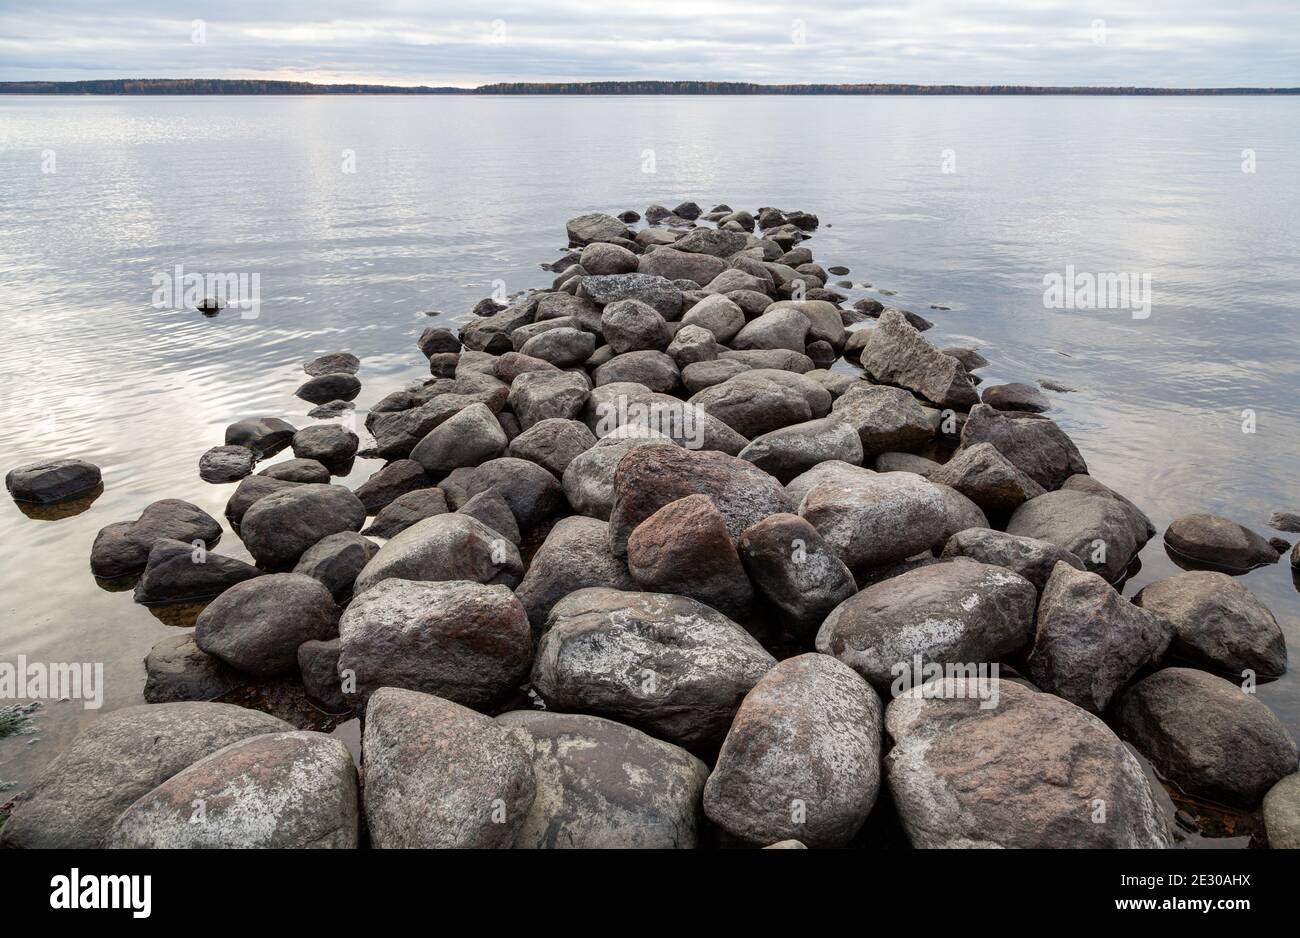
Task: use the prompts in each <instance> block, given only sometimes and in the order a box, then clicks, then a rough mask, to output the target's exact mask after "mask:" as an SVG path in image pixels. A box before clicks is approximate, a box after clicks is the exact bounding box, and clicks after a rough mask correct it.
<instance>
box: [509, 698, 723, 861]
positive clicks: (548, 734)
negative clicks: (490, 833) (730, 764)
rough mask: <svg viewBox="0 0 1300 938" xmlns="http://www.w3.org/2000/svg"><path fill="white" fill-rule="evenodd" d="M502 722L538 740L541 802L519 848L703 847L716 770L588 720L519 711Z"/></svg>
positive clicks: (616, 726) (631, 732)
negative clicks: (703, 813)
mask: <svg viewBox="0 0 1300 938" xmlns="http://www.w3.org/2000/svg"><path fill="white" fill-rule="evenodd" d="M496 722H497V724H498V725H500V726H503V727H506V728H509V729H517V730H521V731H523V732H524V733H526V734H527V736H528V738H529V739H531V740H532V756H533V777H534V779H535V781H536V784H537V797H536V798H534V799H533V805H532V808H531V809H530V810H529V812H528V816H527V817H526V818H525V819H524V823H523V826H522V827H521V828H520V830H519V833H518V835H516V837H515V842H514V846H515V847H516V848H517V849H552V850H554V849H633V848H637V849H652V850H653V849H685V850H689V849H692V848H694V847H695V846H696V841H697V837H698V828H699V814H700V794H701V792H702V791H703V789H704V782H705V779H707V778H708V775H709V770H708V767H707V766H705V764H704V763H703V762H701V761H700V760H699V759H697V758H695V757H694V756H692V755H691V754H690V753H688V752H687V751H686V750H684V749H682V748H680V747H678V746H674V745H672V744H671V743H666V742H663V741H661V740H658V739H654V738H653V737H650V736H647V735H646V734H644V733H642V732H640V731H639V730H635V729H633V728H632V727H630V726H624V725H622V724H621V723H615V722H614V721H612V720H605V719H601V718H600V717H594V716H586V715H583V714H576V713H547V712H537V711H528V710H514V711H511V712H510V713H503V714H502V715H501V716H499V717H497V720H496Z"/></svg>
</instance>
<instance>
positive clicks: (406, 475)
mask: <svg viewBox="0 0 1300 938" xmlns="http://www.w3.org/2000/svg"><path fill="white" fill-rule="evenodd" d="M432 485H433V480H432V479H430V478H429V476H428V474H427V473H425V471H424V467H423V466H421V465H420V464H419V463H418V462H416V461H415V460H414V459H395V460H393V461H392V462H390V463H388V464H387V465H385V466H384V467H383V468H382V469H380V470H379V471H378V472H376V473H375V474H374V475H372V476H371V477H370V478H369V479H366V481H364V482H362V483H361V484H360V485H359V486H357V488H356V490H355V493H354V494H355V495H356V496H357V498H359V499H361V504H363V505H365V506H366V514H370V515H373V514H377V513H378V512H379V511H380V510H381V509H383V508H384V507H385V506H386V505H388V504H389V503H391V502H392V501H393V500H394V499H395V498H397V497H398V496H399V495H405V494H406V493H407V492H414V491H416V490H417V489H427V488H429V487H431V486H432Z"/></svg>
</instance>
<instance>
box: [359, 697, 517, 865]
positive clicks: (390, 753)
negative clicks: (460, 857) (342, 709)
mask: <svg viewBox="0 0 1300 938" xmlns="http://www.w3.org/2000/svg"><path fill="white" fill-rule="evenodd" d="M361 748H362V753H363V757H364V764H365V767H366V784H365V790H364V803H365V812H366V827H367V828H368V829H369V832H370V842H371V845H372V846H374V847H377V848H381V849H382V848H439V847H443V848H446V847H450V848H505V847H509V846H510V845H511V844H512V843H513V842H514V839H515V837H516V836H517V835H518V833H519V829H520V827H522V826H523V823H524V820H525V819H526V818H527V817H528V812H529V809H530V808H531V807H532V803H533V798H534V795H535V793H536V786H535V784H534V782H533V767H532V759H531V751H530V747H529V746H528V745H527V743H526V737H522V734H520V733H519V732H517V731H512V730H509V729H506V728H505V727H501V726H498V725H497V724H496V723H495V722H493V721H492V720H491V719H490V718H489V717H485V716H483V715H482V714H479V713H475V712H474V711H473V710H469V709H467V708H465V707H462V706H460V705H458V704H455V703H452V702H451V701H450V700H443V699H441V698H439V697H434V696H432V695H430V694H421V693H417V692H415V691H410V690H400V689H398V688H395V687H385V688H381V689H380V690H378V691H376V692H375V694H374V696H373V697H372V698H371V701H370V706H369V708H368V709H367V712H366V723H365V732H364V733H363V735H362V738H361Z"/></svg>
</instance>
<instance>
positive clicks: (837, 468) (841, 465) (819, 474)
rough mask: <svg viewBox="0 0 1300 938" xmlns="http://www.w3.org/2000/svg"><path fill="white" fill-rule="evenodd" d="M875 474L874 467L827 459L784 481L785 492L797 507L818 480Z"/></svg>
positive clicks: (848, 478)
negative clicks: (869, 467)
mask: <svg viewBox="0 0 1300 938" xmlns="http://www.w3.org/2000/svg"><path fill="white" fill-rule="evenodd" d="M875 475H876V472H875V470H874V469H867V468H865V467H863V466H855V465H852V464H851V463H846V462H841V461H840V460H838V459H828V460H826V462H823V463H818V464H817V465H815V466H813V467H812V468H811V469H809V470H808V471H807V472H804V473H802V474H800V475H797V476H795V477H794V478H793V479H791V480H790V481H789V482H788V483H786V486H785V493H786V494H787V495H788V496H790V504H792V505H794V506H796V507H798V506H799V505H801V504H802V503H803V500H804V497H805V496H806V495H807V494H808V493H809V492H810V491H811V490H812V488H813V486H815V485H817V484H818V483H820V482H831V481H833V482H855V481H857V480H860V479H870V478H871V477H873V476H875Z"/></svg>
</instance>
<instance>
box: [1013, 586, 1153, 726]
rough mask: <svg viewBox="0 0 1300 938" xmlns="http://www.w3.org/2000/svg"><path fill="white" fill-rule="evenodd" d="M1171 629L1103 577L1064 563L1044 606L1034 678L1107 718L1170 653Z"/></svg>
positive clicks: (1046, 589) (1033, 658)
mask: <svg viewBox="0 0 1300 938" xmlns="http://www.w3.org/2000/svg"><path fill="white" fill-rule="evenodd" d="M1172 635H1173V630H1172V629H1171V628H1170V626H1169V623H1168V622H1165V621H1164V620H1163V619H1160V618H1158V617H1157V616H1154V615H1152V614H1151V613H1150V612H1147V611H1145V610H1143V609H1141V608H1139V607H1138V606H1135V605H1133V604H1132V603H1131V602H1129V601H1128V600H1127V599H1125V598H1124V597H1123V596H1121V595H1120V594H1119V593H1117V592H1115V590H1114V589H1113V588H1112V587H1111V585H1110V584H1109V583H1107V582H1106V581H1105V580H1103V579H1102V578H1101V577H1099V576H1097V575H1096V574H1095V573H1088V572H1086V571H1083V570H1078V569H1075V568H1074V567H1072V566H1070V565H1069V564H1066V563H1058V564H1057V565H1056V568H1055V569H1054V570H1053V571H1052V575H1051V577H1050V578H1049V579H1048V581H1047V585H1046V586H1045V587H1043V596H1042V600H1041V601H1040V602H1039V604H1038V634H1037V636H1036V637H1035V639H1034V648H1033V651H1032V652H1030V655H1029V677H1030V678H1031V679H1032V680H1033V682H1034V684H1035V685H1036V686H1038V687H1039V688H1041V689H1043V690H1045V691H1047V692H1048V693H1052V694H1056V695H1057V696H1058V697H1064V698H1065V699H1066V700H1068V701H1070V702H1071V703H1073V704H1076V705H1078V706H1080V707H1082V708H1083V709H1085V710H1088V711H1090V712H1092V713H1102V712H1103V711H1105V709H1106V708H1107V707H1108V706H1110V702H1111V701H1112V700H1113V699H1114V698H1115V695H1116V694H1117V693H1118V692H1119V691H1120V690H1121V689H1122V688H1123V687H1124V686H1125V685H1126V684H1128V682H1129V681H1131V680H1132V679H1133V677H1134V675H1136V674H1137V673H1138V672H1139V671H1140V670H1142V669H1143V668H1146V667H1148V666H1150V665H1152V664H1155V663H1157V662H1158V661H1159V660H1160V658H1161V657H1162V656H1163V655H1164V653H1165V649H1167V648H1168V647H1169V639H1170V638H1171V637H1172Z"/></svg>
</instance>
